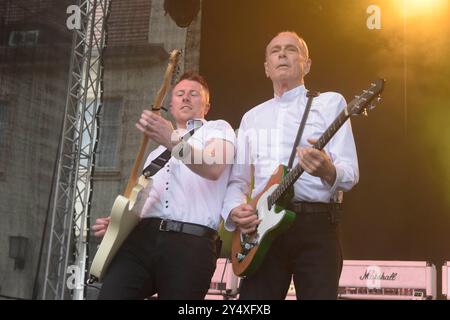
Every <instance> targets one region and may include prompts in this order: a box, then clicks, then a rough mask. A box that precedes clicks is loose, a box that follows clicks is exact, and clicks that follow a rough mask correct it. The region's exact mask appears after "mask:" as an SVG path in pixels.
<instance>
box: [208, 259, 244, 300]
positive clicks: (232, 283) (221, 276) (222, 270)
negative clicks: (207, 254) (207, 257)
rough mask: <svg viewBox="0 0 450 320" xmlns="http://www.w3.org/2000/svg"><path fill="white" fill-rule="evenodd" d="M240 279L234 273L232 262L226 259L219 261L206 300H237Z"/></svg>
mask: <svg viewBox="0 0 450 320" xmlns="http://www.w3.org/2000/svg"><path fill="white" fill-rule="evenodd" d="M239 280H240V279H239V277H238V276H236V275H235V274H234V273H233V267H232V265H231V261H230V260H228V259H224V258H219V259H217V262H216V270H215V271H214V274H213V276H212V279H211V283H210V285H209V290H208V292H207V294H206V297H205V299H206V300H230V299H236V297H237V294H238V285H239Z"/></svg>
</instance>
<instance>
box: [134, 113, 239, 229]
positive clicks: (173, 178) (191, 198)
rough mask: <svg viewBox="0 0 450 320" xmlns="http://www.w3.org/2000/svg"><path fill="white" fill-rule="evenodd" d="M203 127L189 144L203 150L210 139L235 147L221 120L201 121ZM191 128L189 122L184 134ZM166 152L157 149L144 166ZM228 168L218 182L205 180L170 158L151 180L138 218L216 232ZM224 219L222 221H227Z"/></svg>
mask: <svg viewBox="0 0 450 320" xmlns="http://www.w3.org/2000/svg"><path fill="white" fill-rule="evenodd" d="M202 122H203V126H202V127H201V128H199V129H198V130H196V131H195V133H194V134H193V136H192V137H191V138H190V139H189V140H188V143H189V144H191V145H193V146H195V147H196V148H198V149H203V148H204V147H205V146H206V144H207V142H208V141H210V140H211V139H222V140H226V141H229V142H231V143H232V144H233V146H234V145H235V143H236V141H235V140H236V136H235V133H234V131H233V129H232V127H231V126H230V124H228V122H226V121H223V120H217V121H206V120H202ZM192 127H193V121H191V120H190V121H188V123H187V131H189V130H191V129H192ZM165 149H166V148H165V147H163V146H159V147H158V148H156V149H155V150H154V151H152V152H151V153H150V155H149V156H148V157H147V160H146V162H145V166H144V167H146V166H147V165H149V164H150V162H151V161H153V160H154V159H155V158H156V157H157V156H158V155H160V154H161V153H162V152H163V151H164V150H165ZM230 171H231V166H227V168H226V169H225V171H224V172H223V173H222V175H221V176H220V178H219V179H218V180H215V181H213V180H208V179H206V178H203V177H201V176H199V175H197V174H196V173H194V172H192V171H191V170H190V169H189V168H188V167H187V166H186V165H185V164H184V163H183V162H182V161H181V160H178V159H176V158H174V157H171V158H170V160H169V161H168V162H167V163H166V165H165V166H164V167H163V168H162V169H161V170H159V171H158V172H157V173H156V174H155V175H154V176H153V177H152V179H153V186H152V187H151V189H150V190H149V195H148V198H147V200H146V202H145V204H144V207H143V209H142V211H141V218H149V217H157V218H162V219H171V220H177V221H183V222H189V223H196V224H200V225H204V226H207V227H210V228H212V229H214V230H217V229H218V227H219V223H220V215H221V212H222V204H223V199H224V197H225V192H226V187H227V183H228V179H229V176H230ZM227 217H228V215H227V216H226V217H224V220H226V218H227Z"/></svg>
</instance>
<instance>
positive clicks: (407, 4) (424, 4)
mask: <svg viewBox="0 0 450 320" xmlns="http://www.w3.org/2000/svg"><path fill="white" fill-rule="evenodd" d="M397 2H398V4H399V6H401V7H402V11H403V14H404V15H405V16H406V17H408V18H411V17H419V16H437V15H440V14H442V13H443V12H444V11H445V10H446V8H447V7H448V1H447V0H397Z"/></svg>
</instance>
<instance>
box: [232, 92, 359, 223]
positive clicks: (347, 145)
mask: <svg viewBox="0 0 450 320" xmlns="http://www.w3.org/2000/svg"><path fill="white" fill-rule="evenodd" d="M306 92H307V91H306V89H305V87H304V86H303V85H302V86H299V87H296V88H294V89H292V90H290V91H287V92H285V93H284V94H283V95H282V96H281V97H279V96H276V95H275V97H274V98H273V99H270V100H268V101H266V102H264V103H262V104H260V105H258V106H256V107H254V108H253V109H251V110H250V111H248V112H247V113H246V114H245V115H244V116H243V118H242V121H241V124H240V127H239V132H238V138H237V150H236V160H235V161H236V163H235V165H234V166H233V169H232V173H231V177H230V181H229V184H228V189H227V194H226V197H225V201H224V208H223V214H229V213H230V211H231V210H232V209H234V208H235V207H237V206H238V205H240V204H242V203H245V202H246V201H245V200H246V195H247V194H248V193H249V189H250V179H251V178H250V171H251V167H250V164H253V165H254V188H253V191H252V198H253V197H254V196H255V195H258V194H259V193H260V192H261V191H262V190H263V189H264V187H265V185H266V184H267V182H268V180H269V178H270V176H271V175H272V174H273V173H274V171H275V169H276V168H277V166H278V165H280V164H283V165H288V162H289V157H290V155H291V152H292V147H293V144H294V141H295V137H296V136H297V132H298V128H299V126H300V121H301V119H302V116H303V112H304V110H305V107H306V102H307V99H308V98H307V97H306ZM345 106H346V102H345V99H344V97H343V96H342V95H340V94H338V93H335V92H325V93H322V94H320V95H319V96H318V97H315V98H314V100H313V102H312V105H311V110H310V112H309V115H308V118H307V121H306V125H305V128H304V131H303V135H302V138H301V141H300V146H301V147H306V146H311V144H310V143H308V141H307V139H308V138H313V139H318V138H319V137H320V136H321V135H322V133H323V132H324V131H325V130H326V129H327V128H328V126H329V125H330V124H331V123H332V122H333V121H334V120H335V118H336V117H337V116H338V114H339V113H340V112H341V111H342V110H343V109H344V108H345ZM324 150H325V151H326V153H327V154H328V155H329V156H330V158H331V160H332V162H333V164H334V166H335V167H336V180H335V183H334V185H332V186H330V185H328V184H327V182H325V180H323V179H321V178H319V177H314V176H312V175H310V174H308V173H306V172H304V173H303V174H302V175H301V176H300V178H299V179H298V180H297V181H296V182H295V184H294V191H295V197H294V198H295V199H296V200H300V201H307V202H326V203H327V202H330V201H331V200H332V199H335V198H336V197H338V198H342V191H348V190H350V189H351V188H352V187H353V186H354V185H355V184H356V183H357V182H358V179H359V170H358V158H357V155H356V147H355V142H354V139H353V134H352V129H351V124H350V120H347V121H346V122H345V124H344V125H343V126H342V127H341V128H340V129H339V130H338V131H337V133H336V134H335V136H334V137H333V138H332V139H331V140H330V141H329V142H328V144H327V145H326V146H325V148H324ZM297 163H298V157H297V155H296V156H295V160H294V164H293V167H294V166H295V165H296V164H297ZM339 200H341V199H339ZM225 227H226V228H227V229H228V230H233V229H234V225H233V224H232V223H231V222H230V221H227V223H226V225H225Z"/></svg>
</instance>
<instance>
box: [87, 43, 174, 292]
mask: <svg viewBox="0 0 450 320" xmlns="http://www.w3.org/2000/svg"><path fill="white" fill-rule="evenodd" d="M179 55H180V51H179V50H173V51H172V52H171V53H170V59H169V65H168V66H167V69H166V72H165V74H164V80H163V84H162V86H161V88H160V89H159V91H158V93H157V95H156V99H155V102H154V104H153V106H154V107H153V109H152V111H153V112H154V113H156V114H158V115H159V113H160V112H159V110H160V108H159V107H160V106H161V105H162V104H163V101H164V97H165V95H166V92H167V90H168V88H169V87H170V82H171V79H172V76H173V74H174V70H175V68H176V66H177V63H178V58H179ZM147 143H148V137H147V136H146V135H143V138H142V140H141V145H140V147H139V151H138V153H137V156H136V159H135V161H134V164H133V169H132V170H131V175H130V178H129V180H128V184H127V187H126V189H125V192H124V194H123V195H119V196H117V198H116V200H115V201H114V205H113V208H112V210H111V220H110V223H109V225H108V229H107V230H106V233H105V235H104V237H103V240H102V242H101V244H100V246H99V248H98V250H97V253H96V254H95V257H94V260H93V261H92V265H91V269H90V271H89V273H90V274H89V282H91V283H92V282H95V281H101V280H102V278H103V276H104V274H105V272H106V270H107V268H108V266H109V264H110V263H111V261H112V259H113V258H114V256H115V254H116V253H117V250H119V248H120V246H121V245H122V243H123V242H124V241H125V239H126V238H127V237H128V235H129V234H130V233H131V231H132V230H133V229H134V227H135V226H136V225H137V224H138V222H139V219H140V218H139V214H140V212H141V210H142V207H143V205H144V203H145V200H146V199H147V196H148V190H149V189H150V188H151V184H152V180H151V178H150V179H147V178H146V177H144V176H143V175H141V176H139V177H138V172H139V171H140V170H141V167H142V159H143V157H144V154H145V151H146V148H147Z"/></svg>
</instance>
